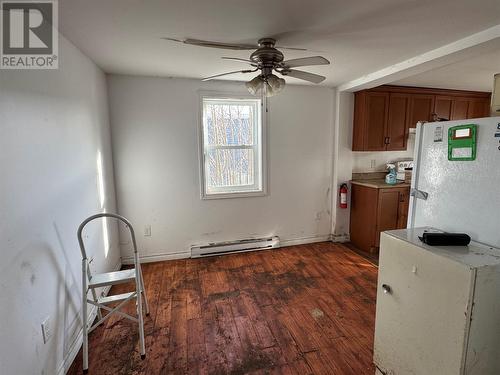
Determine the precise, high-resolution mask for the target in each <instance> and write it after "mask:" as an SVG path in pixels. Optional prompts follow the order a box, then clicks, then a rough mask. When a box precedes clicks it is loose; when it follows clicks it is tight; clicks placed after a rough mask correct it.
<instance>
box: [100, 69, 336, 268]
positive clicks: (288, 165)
mask: <svg viewBox="0 0 500 375" xmlns="http://www.w3.org/2000/svg"><path fill="white" fill-rule="evenodd" d="M108 83H109V98H110V99H109V100H110V114H111V123H112V134H113V137H112V138H113V159H114V163H115V164H114V165H115V176H116V186H117V200H118V208H119V212H120V213H121V214H123V215H125V216H127V217H128V218H129V219H130V220H131V221H132V224H133V225H134V226H135V227H136V229H137V231H138V232H139V233H140V235H139V236H138V245H139V247H140V251H141V252H142V254H143V255H144V256H146V257H149V258H150V260H151V259H158V257H157V256H159V255H162V256H164V258H165V257H166V258H169V257H182V256H186V255H189V253H188V251H189V247H190V245H192V244H198V243H208V242H212V241H222V240H234V239H241V238H248V237H250V236H264V235H271V234H273V235H274V234H275V235H279V236H280V237H281V239H282V240H284V242H285V243H290V241H311V240H321V239H323V240H324V239H327V238H328V237H329V235H330V227H331V222H330V207H331V202H330V194H329V189H330V185H331V167H332V157H331V155H332V143H333V134H332V124H333V105H332V103H333V97H334V91H333V90H332V89H329V88H321V87H306V86H287V87H286V88H285V90H284V92H283V93H281V94H280V95H278V96H276V97H274V98H271V100H270V103H269V114H268V122H267V125H268V134H269V137H268V149H269V154H268V156H269V164H268V167H269V194H268V195H267V196H265V197H252V198H233V199H217V200H201V199H200V181H199V159H198V135H197V132H198V126H199V119H198V105H199V103H198V101H199V96H198V95H199V94H198V90H200V89H203V90H212V91H221V92H242V93H245V92H246V90H245V88H244V86H243V84H242V83H234V82H205V83H203V82H200V81H198V80H190V79H168V78H152V77H133V76H119V75H112V76H109V77H108ZM149 224H151V226H152V235H151V237H144V236H142V231H143V228H144V226H145V225H149ZM122 242H123V246H122V254H124V255H128V254H130V252H129V251H130V243H128V238H125V237H123V238H122Z"/></svg>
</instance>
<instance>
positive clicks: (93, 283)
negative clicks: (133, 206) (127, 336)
mask: <svg viewBox="0 0 500 375" xmlns="http://www.w3.org/2000/svg"><path fill="white" fill-rule="evenodd" d="M103 217H112V218H115V219H118V220H120V221H122V222H123V223H125V225H126V226H127V228H128V229H129V231H130V236H131V237H132V244H133V246H134V268H131V269H126V270H122V271H116V272H106V273H100V274H94V275H92V274H91V273H90V267H89V261H88V259H87V253H86V251H85V245H84V243H83V238H82V231H83V228H84V227H85V225H87V224H88V223H89V222H91V221H92V220H95V219H98V218H103ZM78 242H79V244H80V250H81V251H82V296H83V298H82V302H83V306H82V319H83V371H84V373H87V372H88V368H89V357H88V334H89V333H90V332H92V331H93V330H94V329H95V328H96V327H97V326H99V325H100V324H102V323H103V322H105V321H106V320H107V319H108V318H109V317H110V316H111V314H114V313H116V314H118V315H121V316H123V317H125V318H128V319H130V320H133V321H134V322H137V323H138V324H139V341H140V353H141V358H142V359H144V358H146V348H145V344H144V319H143V316H142V299H143V298H144V304H145V307H146V315H149V306H148V300H147V298H146V293H145V289H144V281H143V278H142V270H141V264H140V262H139V255H138V253H137V243H136V242H135V233H134V228H132V224H130V222H129V221H128V220H127V219H126V218H124V217H123V216H120V215H117V214H111V213H100V214H96V215H92V216H90V217H88V218H87V219H85V220H84V221H83V222H82V223H81V224H80V226H79V227H78ZM127 282H135V290H134V291H132V292H128V293H123V294H116V295H109V296H106V297H97V293H96V291H95V289H96V288H100V287H104V286H111V285H116V284H122V283H127ZM89 289H90V291H91V292H92V298H91V299H89V298H88V296H87V295H88V291H89ZM141 296H142V298H141ZM134 299H135V300H136V305H137V317H135V316H132V315H129V314H126V313H124V312H123V311H120V309H121V308H122V307H123V306H124V305H125V304H126V303H127V302H128V301H130V300H134ZM117 302H119V303H118V305H116V306H115V307H110V306H108V305H109V304H111V303H117ZM88 303H90V304H91V305H94V306H97V316H98V318H99V320H98V321H97V322H96V323H95V324H94V325H92V326H91V327H88V325H87V324H88V316H87V312H88V310H87V304H88ZM101 309H103V310H106V311H107V312H108V313H107V314H106V315H104V316H103V315H102V312H101Z"/></svg>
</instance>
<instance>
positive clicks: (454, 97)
mask: <svg viewBox="0 0 500 375" xmlns="http://www.w3.org/2000/svg"><path fill="white" fill-rule="evenodd" d="M489 106H490V93H488V92H476V91H458V90H444V89H429V88H418V87H403V86H379V87H375V88H373V89H369V90H362V91H358V92H356V93H355V94H354V122H353V139H352V150H353V151H389V150H390V151H396V150H406V144H407V139H408V129H409V128H414V127H416V124H417V122H418V121H437V120H438V119H442V120H465V119H469V118H480V117H487V116H489V114H490V111H489Z"/></svg>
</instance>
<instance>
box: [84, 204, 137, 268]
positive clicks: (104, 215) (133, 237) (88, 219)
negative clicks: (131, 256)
mask: <svg viewBox="0 0 500 375" xmlns="http://www.w3.org/2000/svg"><path fill="white" fill-rule="evenodd" d="M101 217H112V218H115V219H118V220H120V221H122V222H123V223H124V224H125V226H126V227H127V228H128V229H129V231H130V237H132V244H133V246H134V253H136V254H137V243H136V242H135V233H134V228H133V227H132V224H131V223H130V221H128V219H127V218H125V217H123V216H121V215H118V214H113V213H107V212H102V213H99V214H95V215H92V216H89V217H88V218H86V219H85V220H84V221H83V222H82V223H81V224H80V226H79V227H78V232H77V233H78V243H79V244H80V250H81V252H82V258H83V259H84V260H85V259H87V252H86V251H85V244H84V243H83V238H82V232H83V228H84V227H85V226H86V225H87V224H88V223H89V222H91V221H92V220H95V219H99V218H101Z"/></svg>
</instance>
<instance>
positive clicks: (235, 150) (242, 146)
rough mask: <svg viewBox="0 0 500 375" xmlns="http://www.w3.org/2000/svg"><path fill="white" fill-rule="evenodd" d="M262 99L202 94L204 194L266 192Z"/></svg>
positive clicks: (235, 194)
mask: <svg viewBox="0 0 500 375" xmlns="http://www.w3.org/2000/svg"><path fill="white" fill-rule="evenodd" d="M262 129H263V127H262V109H261V99H255V98H242V97H234V98H233V97H232V98H226V97H216V96H202V148H203V149H202V158H201V161H202V173H201V175H202V197H203V198H230V197H236V196H252V195H263V194H265V189H264V177H263V176H264V173H263V170H264V168H263V164H264V163H263V152H262V150H263V130H262Z"/></svg>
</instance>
